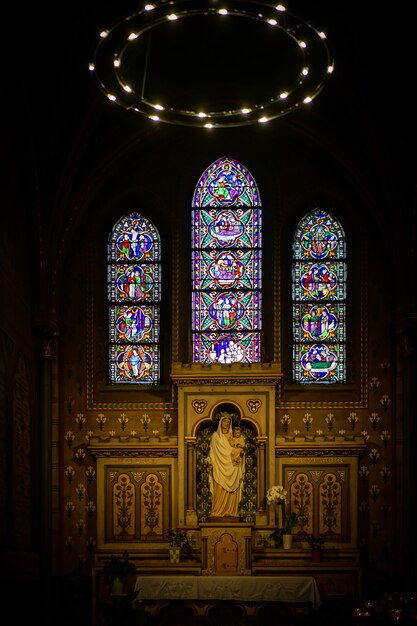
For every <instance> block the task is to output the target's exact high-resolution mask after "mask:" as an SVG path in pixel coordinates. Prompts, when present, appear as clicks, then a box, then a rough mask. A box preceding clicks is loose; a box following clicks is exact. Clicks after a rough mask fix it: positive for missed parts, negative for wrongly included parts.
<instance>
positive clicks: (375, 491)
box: [369, 485, 381, 502]
mask: <svg viewBox="0 0 417 626" xmlns="http://www.w3.org/2000/svg"><path fill="white" fill-rule="evenodd" d="M380 492H381V490H380V488H379V487H378V485H371V487H370V489H369V495H370V496H371V498H372V500H373V501H374V502H376V500H377V498H378V496H379V494H380Z"/></svg>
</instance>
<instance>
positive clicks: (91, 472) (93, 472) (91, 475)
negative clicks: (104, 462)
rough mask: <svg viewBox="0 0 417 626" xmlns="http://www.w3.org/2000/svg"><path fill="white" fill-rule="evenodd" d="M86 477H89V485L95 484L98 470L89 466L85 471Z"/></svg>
mask: <svg viewBox="0 0 417 626" xmlns="http://www.w3.org/2000/svg"><path fill="white" fill-rule="evenodd" d="M85 475H86V476H87V480H88V482H89V483H92V482H93V478H94V476H95V475H96V470H95V469H94V467H93V465H89V466H88V467H87V468H86V470H85Z"/></svg>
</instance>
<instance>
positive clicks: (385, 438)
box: [379, 430, 391, 448]
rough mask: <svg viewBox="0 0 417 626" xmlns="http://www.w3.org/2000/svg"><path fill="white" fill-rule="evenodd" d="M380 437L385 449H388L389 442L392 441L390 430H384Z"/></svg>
mask: <svg viewBox="0 0 417 626" xmlns="http://www.w3.org/2000/svg"><path fill="white" fill-rule="evenodd" d="M379 436H380V438H381V439H382V441H383V442H384V448H386V447H387V445H388V441H389V440H390V439H391V435H390V434H389V432H388V430H383V431H382V433H381V434H380V435H379Z"/></svg>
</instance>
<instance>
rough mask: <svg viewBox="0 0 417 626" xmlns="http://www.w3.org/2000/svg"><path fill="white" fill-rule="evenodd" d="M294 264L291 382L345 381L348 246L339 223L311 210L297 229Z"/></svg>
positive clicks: (326, 215) (325, 382)
mask: <svg viewBox="0 0 417 626" xmlns="http://www.w3.org/2000/svg"><path fill="white" fill-rule="evenodd" d="M293 251H294V258H293V265H292V299H293V342H294V343H293V380H294V382H297V383H302V384H311V383H321V384H329V383H344V382H346V304H345V300H346V276H347V265H346V241H345V235H344V232H343V229H342V227H341V225H340V224H339V222H338V221H337V220H335V219H334V217H332V216H331V215H330V213H328V212H327V211H324V210H322V209H315V210H314V211H311V213H309V214H307V215H306V216H305V217H304V218H303V219H302V220H301V221H300V223H299V224H298V226H297V228H296V230H295V236H294V243H293Z"/></svg>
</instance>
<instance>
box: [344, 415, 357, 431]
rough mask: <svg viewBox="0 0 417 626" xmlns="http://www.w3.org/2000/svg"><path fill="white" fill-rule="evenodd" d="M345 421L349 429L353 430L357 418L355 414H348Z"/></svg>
mask: <svg viewBox="0 0 417 626" xmlns="http://www.w3.org/2000/svg"><path fill="white" fill-rule="evenodd" d="M347 419H348V422H349V424H350V427H351V429H352V430H355V428H356V424H357V422H358V421H359V417H358V416H357V415H356V413H350V415H349V417H348V418H347Z"/></svg>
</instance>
